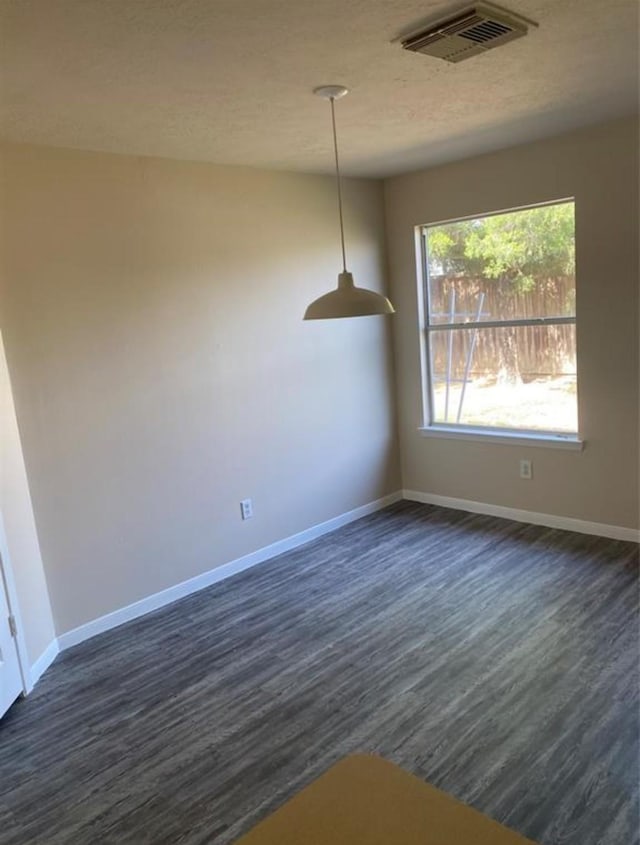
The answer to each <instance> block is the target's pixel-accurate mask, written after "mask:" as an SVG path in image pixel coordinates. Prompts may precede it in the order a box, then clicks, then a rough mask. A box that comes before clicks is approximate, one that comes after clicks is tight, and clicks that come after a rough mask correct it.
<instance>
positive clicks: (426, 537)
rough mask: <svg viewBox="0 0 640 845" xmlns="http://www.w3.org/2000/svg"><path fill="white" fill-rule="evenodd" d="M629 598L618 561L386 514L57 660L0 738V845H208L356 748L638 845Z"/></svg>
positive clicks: (489, 807) (533, 532)
mask: <svg viewBox="0 0 640 845" xmlns="http://www.w3.org/2000/svg"><path fill="white" fill-rule="evenodd" d="M637 586H638V547H637V546H636V545H634V544H631V543H623V542H618V541H613V540H604V539H601V538H596V537H591V536H585V535H578V534H572V533H569V532H563V531H557V530H552V529H547V528H543V527H536V526H529V525H523V524H519V523H515V522H509V521H505V520H500V519H496V518H492V517H485V516H478V515H471V514H465V513H462V512H457V511H451V510H445V509H441V508H435V507H431V506H428V505H418V504H410V503H407V502H404V503H400V504H398V505H394V506H392V507H390V508H387V509H386V510H384V511H381V512H379V513H377V514H374V515H372V516H370V517H366V518H365V519H362V520H359V521H358V522H356V523H353V524H351V525H349V526H346V527H345V528H342V529H340V530H339V531H336V532H334V533H333V534H330V535H327V536H325V537H323V538H321V539H319V540H317V541H315V542H313V543H310V544H308V545H307V546H304V547H302V548H300V549H297V550H295V551H293V552H289V553H287V554H285V555H282V556H280V557H279V558H277V559H275V560H273V561H271V562H269V563H267V564H264V565H262V566H260V567H257V568H256V569H253V570H251V571H247V572H245V573H243V574H241V575H238V576H236V577H235V578H233V579H230V580H228V581H225V582H223V583H221V584H218V585H215V586H214V587H211V588H209V589H208V590H205V591H203V592H200V593H198V594H197V595H194V596H191V597H189V598H187V599H184V600H182V601H180V602H177V603H175V604H173V605H171V606H170V607H168V608H165V609H163V610H160V611H158V612H156V613H154V614H151V615H149V616H146V617H144V618H143V619H140V620H137V621H135V622H132V623H129V624H127V625H123V626H121V627H120V628H118V629H115V630H113V631H111V632H109V633H107V634H104V635H102V636H99V637H96V638H94V639H92V640H90V641H88V642H86V643H83V644H81V645H79V646H77V647H76V648H74V649H71V650H69V651H67V652H65V653H64V654H62V655H61V656H60V657H59V658H58V659H57V660H56V662H55V664H54V665H53V667H52V668H51V669H50V670H49V671H48V672H47V673H46V675H45V676H44V678H43V679H42V680H41V682H40V683H39V684H38V686H37V687H36V690H35V691H34V692H33V694H32V695H31V696H30V697H29V698H28V699H26V700H24V701H19V702H17V703H16V704H15V705H14V706H13V707H12V708H11V710H10V711H9V713H8V714H7V716H6V717H5V718H4V719H3V720H2V722H0V843H2V845H28V843H38V845H41V844H42V843H46V845H58V843H82V844H83V843H92V845H93V843H114V845H115V843H117V845H121V843H135V845H144V843H153V845H162V843H167V845H169V843H184V845H199V844H200V843H215V845H223V844H224V843H230V842H233V841H234V840H235V839H236V838H237V837H238V836H239V835H240V834H241V833H243V832H245V831H246V830H247V829H248V828H249V827H251V826H252V825H253V824H254V823H255V822H257V821H258V820H259V819H260V818H262V817H263V816H265V815H266V814H267V813H269V812H271V811H272V810H273V809H275V808H276V807H277V806H278V805H280V804H281V803H283V802H284V801H285V800H287V799H288V798H289V797H290V796H292V795H293V794H294V793H295V792H297V791H298V790H299V789H301V788H302V787H303V786H305V785H306V784H308V783H309V782H310V781H311V780H312V779H313V778H315V777H317V776H318V775H319V774H321V773H322V772H323V771H324V770H326V769H327V768H328V767H329V766H330V765H332V764H333V763H334V762H335V761H336V760H338V759H339V758H341V757H343V756H344V755H346V754H349V753H351V752H356V751H359V752H373V753H377V754H380V755H382V756H384V757H386V758H387V759H389V760H392V761H394V762H395V763H398V764H399V765H401V766H403V767H404V768H406V769H407V770H409V771H410V772H413V773H415V774H417V775H418V776H419V777H421V778H423V779H425V780H427V781H429V782H430V783H432V784H434V785H435V786H437V787H440V788H441V789H444V790H446V791H447V792H449V793H451V794H452V795H454V796H456V797H457V798H459V799H461V800H463V801H465V802H467V803H469V804H471V805H473V806H474V807H476V808H477V809H479V810H481V811H483V812H485V813H487V814H488V815H490V816H492V817H493V818H495V819H497V820H498V821H500V822H503V823H505V824H507V825H509V826H510V827H513V828H515V829H516V830H518V831H520V832H521V833H523V834H524V835H526V836H528V837H531V838H532V839H534V840H538V841H539V842H541V843H543V845H638V843H639V842H640V837H639V834H638V809H639V807H638V791H639V789H638V781H639V771H638V733H639V731H638V712H639V711H638V686H639V668H638V667H639V656H640V649H639V643H638V590H637ZM354 845H356V843H354ZM389 845H393V843H389Z"/></svg>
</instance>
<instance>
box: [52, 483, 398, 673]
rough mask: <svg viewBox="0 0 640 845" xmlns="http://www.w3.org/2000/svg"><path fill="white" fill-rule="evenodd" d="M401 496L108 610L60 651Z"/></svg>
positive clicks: (67, 638)
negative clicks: (131, 602) (110, 611)
mask: <svg viewBox="0 0 640 845" xmlns="http://www.w3.org/2000/svg"><path fill="white" fill-rule="evenodd" d="M401 498H402V494H401V493H400V491H398V492H396V493H391V494H390V495H389V496H384V497H383V498H382V499H377V500H376V501H375V502H369V504H366V505H361V506H360V507H359V508H354V510H351V511H348V512H347V513H343V514H340V516H336V517H334V518H333V519H329V520H327V521H326V522H321V523H320V524H319V525H314V526H312V527H311V528H307V529H306V530H305V531H300V532H299V533H298V534H293V535H291V536H290V537H286V538H285V539H284V540H279V541H277V542H276V543H271V545H269V546H264V547H263V548H261V549H257V551H255V552H251V553H250V554H247V555H243V556H242V557H239V558H236V559H235V560H232V561H229V563H224V564H222V565H221V566H218V567H216V568H215V569H211V570H209V571H208V572H203V573H202V575H196V576H195V578H190V579H189V580H188V581H182V582H181V583H179V584H175V585H174V586H173V587H169V588H168V589H166V590H162V591H161V592H159V593H154V594H153V595H151V596H147V597H146V598H144V599H141V600H140V601H137V602H134V603H133V604H129V605H127V606H126V607H121V608H119V609H118V610H114V611H113V612H112V613H107V614H106V615H105V616H100V617H99V618H98V619H92V620H91V621H90V622H87V623H85V624H84V625H80V626H79V627H78V628H73V629H72V630H71V631H67V632H66V633H64V634H60V635H59V636H58V645H59V647H60V650H61V651H64V650H65V649H67V648H71V647H72V646H74V645H77V644H78V643H81V642H83V641H84V640H88V639H89V638H90V637H95V636H96V635H97V634H102V633H104V632H105V631H109V630H110V629H111V628H115V627H117V626H118V625H122V624H123V623H124V622H130V621H131V620H132V619H137V618H138V617H139V616H144V615H145V614H146V613H150V612H151V611H153V610H158V609H159V608H161V607H164V606H165V605H167V604H170V603H171V602H173V601H176V600H177V599H181V598H184V597H185V596H188V595H191V593H197V592H198V591H199V590H203V589H204V588H205V587H210V586H211V585H212V584H216V583H218V582H219V581H223V580H224V579H225V578H230V577H231V576H232V575H236V574H237V573H238V572H242V571H243V570H245V569H249V568H251V567H252V566H257V565H258V564H259V563H264V562H265V561H267V560H270V559H271V558H274V557H276V556H277V555H281V554H283V552H288V551H291V549H295V548H297V547H298V546H302V545H304V544H305V543H309V542H310V541H311V540H315V539H316V538H317V537H321V536H322V535H323V534H328V533H329V532H331V531H335V530H336V529H337V528H340V527H341V526H343V525H347V524H348V523H349V522H354V521H355V520H356V519H360V518H361V517H363V516H367V515H368V514H370V513H374V512H375V511H378V510H381V509H382V508H386V507H387V506H388V505H391V504H393V503H394V502H399V501H400V499H401ZM43 657H44V655H43ZM54 657H55V655H54ZM41 659H42V658H40V660H41ZM52 659H53V658H52ZM45 668H46V667H45ZM43 671H44V670H43Z"/></svg>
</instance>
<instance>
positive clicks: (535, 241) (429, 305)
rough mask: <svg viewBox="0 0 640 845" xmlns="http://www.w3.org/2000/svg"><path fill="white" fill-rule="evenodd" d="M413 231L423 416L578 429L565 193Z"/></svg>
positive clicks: (499, 427)
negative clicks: (417, 253) (421, 310)
mask: <svg viewBox="0 0 640 845" xmlns="http://www.w3.org/2000/svg"><path fill="white" fill-rule="evenodd" d="M420 235H421V244H422V257H423V280H424V294H425V320H424V343H425V363H426V366H425V372H424V390H425V399H426V401H425V417H426V419H425V424H426V425H428V426H435V427H438V428H440V427H447V428H456V429H460V430H464V429H465V427H473V428H474V429H478V428H480V429H483V430H486V431H487V433H488V434H491V432H492V431H496V432H507V431H508V432H529V433H531V432H533V433H539V434H540V435H543V434H544V435H559V436H566V435H576V434H577V431H578V419H577V385H576V342H575V322H576V317H575V222H574V203H573V201H572V200H564V201H562V202H558V203H553V204H548V205H543V206H535V207H532V208H525V209H518V210H514V211H508V212H502V213H499V214H492V215H487V216H484V217H476V218H469V219H464V220H456V221H451V222H446V223H439V224H434V225H429V226H422V227H420Z"/></svg>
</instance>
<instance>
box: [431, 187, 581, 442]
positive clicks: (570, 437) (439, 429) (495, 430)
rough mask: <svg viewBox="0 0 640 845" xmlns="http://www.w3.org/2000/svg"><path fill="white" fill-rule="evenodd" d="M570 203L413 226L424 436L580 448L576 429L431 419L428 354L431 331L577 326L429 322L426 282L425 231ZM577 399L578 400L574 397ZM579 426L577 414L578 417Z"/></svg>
mask: <svg viewBox="0 0 640 845" xmlns="http://www.w3.org/2000/svg"><path fill="white" fill-rule="evenodd" d="M566 202H572V203H574V207H575V198H574V197H564V198H562V199H555V200H549V201H547V202H541V203H534V204H532V205H523V206H518V207H516V208H507V209H501V210H499V211H490V212H484V213H477V214H468V215H466V216H464V217H453V218H449V219H447V220H439V221H436V222H433V223H423V224H421V225H419V226H416V227H415V248H416V267H417V269H418V273H417V276H418V316H419V329H420V369H421V390H422V425H421V426H420V427H419V431H420V433H421V434H422V435H423V436H424V437H439V438H445V439H452V440H472V441H481V442H482V441H484V442H487V441H490V442H492V443H505V444H510V445H526V446H546V447H552V448H560V449H572V450H577V451H579V450H582V449H583V448H584V445H585V444H584V440H583V439H582V438H581V437H580V434H579V430H580V429H579V427H578V432H576V433H575V434H574V433H564V432H556V431H545V430H542V429H540V430H538V429H522V428H502V427H498V426H487V427H485V426H472V425H465V424H464V423H458V422H456V423H440V422H434V420H433V367H432V361H431V354H430V345H429V337H430V335H431V333H432V332H451V331H456V330H461V329H462V330H465V331H474V330H477V329H479V328H485V329H489V328H507V327H512V326H518V327H520V326H558V325H576V324H577V321H576V316H575V315H574V316H573V317H536V318H529V319H517V320H484V321H475V320H474V321H471V322H464V323H437V324H431V323H430V322H429V313H430V285H429V261H428V254H427V231H428V230H429V229H433V228H435V227H436V226H442V225H445V224H447V223H458V222H460V221H462V220H477V219H478V218H484V217H494V216H495V215H497V214H509V213H511V212H517V211H526V210H527V209H530V208H542V207H544V206H547V205H561V204H562V203H566ZM576 401H577V399H576ZM578 426H579V417H578Z"/></svg>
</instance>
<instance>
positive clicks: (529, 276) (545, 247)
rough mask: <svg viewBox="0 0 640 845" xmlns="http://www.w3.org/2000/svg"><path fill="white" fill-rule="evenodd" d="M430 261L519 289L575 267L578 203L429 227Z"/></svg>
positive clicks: (448, 269)
mask: <svg viewBox="0 0 640 845" xmlns="http://www.w3.org/2000/svg"><path fill="white" fill-rule="evenodd" d="M428 252H429V262H430V266H431V270H432V272H433V271H434V269H435V267H436V266H437V268H438V269H439V270H440V272H442V273H443V274H445V275H459V274H464V275H468V276H474V277H484V278H485V279H487V280H490V279H500V280H504V281H510V282H512V283H513V284H514V286H515V288H516V289H517V290H518V291H520V292H523V293H524V292H526V291H529V290H532V289H533V288H534V287H535V285H536V282H537V280H544V279H548V278H550V277H557V276H564V275H571V274H573V273H574V271H575V239H574V206H573V203H570V202H567V203H561V204H559V205H546V206H540V207H538V208H529V209H524V210H522V211H517V212H508V213H506V214H494V215H491V216H490V217H482V218H477V219H474V220H461V221H458V222H455V223H444V224H441V225H439V226H434V227H432V228H430V229H429V233H428Z"/></svg>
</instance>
